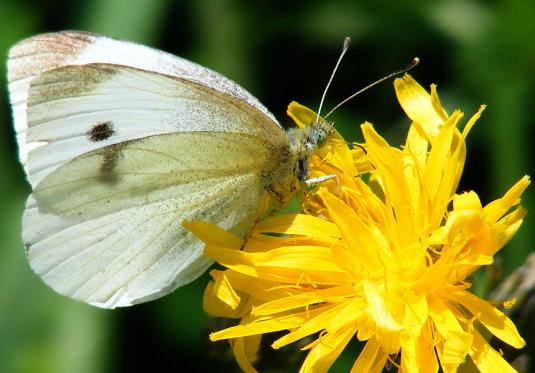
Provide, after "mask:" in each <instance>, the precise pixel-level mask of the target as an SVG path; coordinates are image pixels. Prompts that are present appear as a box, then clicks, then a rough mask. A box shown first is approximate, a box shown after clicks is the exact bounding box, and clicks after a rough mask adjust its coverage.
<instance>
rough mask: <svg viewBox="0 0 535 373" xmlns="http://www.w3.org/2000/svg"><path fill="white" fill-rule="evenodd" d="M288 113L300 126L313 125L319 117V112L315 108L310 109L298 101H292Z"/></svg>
mask: <svg viewBox="0 0 535 373" xmlns="http://www.w3.org/2000/svg"><path fill="white" fill-rule="evenodd" d="M286 113H287V114H288V115H289V116H290V118H292V119H293V121H294V122H295V124H296V125H297V126H298V127H299V128H304V127H306V126H309V125H311V124H312V123H314V122H315V121H316V118H317V114H316V113H315V112H314V111H313V110H310V109H309V108H307V107H306V106H303V105H301V104H299V103H297V102H296V101H292V102H291V103H290V105H288V109H287V110H286Z"/></svg>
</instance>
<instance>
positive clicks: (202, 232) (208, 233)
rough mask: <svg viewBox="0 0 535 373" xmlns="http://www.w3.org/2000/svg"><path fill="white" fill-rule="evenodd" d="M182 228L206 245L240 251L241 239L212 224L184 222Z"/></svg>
mask: <svg viewBox="0 0 535 373" xmlns="http://www.w3.org/2000/svg"><path fill="white" fill-rule="evenodd" d="M182 226H183V227H184V228H186V229H187V230H189V231H190V232H191V233H193V234H194V235H196V236H197V237H198V238H199V239H200V240H201V241H203V242H204V243H205V244H206V245H210V246H215V247H225V248H229V249H235V250H239V249H241V247H242V245H243V240H242V239H241V238H239V237H238V236H235V235H233V234H232V233H229V232H227V231H226V230H224V229H223V228H220V227H218V226H217V225H214V224H210V223H206V222H204V221H193V222H189V221H187V220H184V221H183V222H182Z"/></svg>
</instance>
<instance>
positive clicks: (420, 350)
mask: <svg viewBox="0 0 535 373" xmlns="http://www.w3.org/2000/svg"><path fill="white" fill-rule="evenodd" d="M401 346H402V348H401V369H400V371H402V372H415V373H435V372H437V371H438V362H437V357H436V353H435V349H434V344H433V337H432V335H431V333H430V332H429V333H424V334H423V335H422V337H420V338H407V339H403V340H402V342H401Z"/></svg>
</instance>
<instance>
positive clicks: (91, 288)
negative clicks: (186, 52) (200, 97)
mask: <svg viewBox="0 0 535 373" xmlns="http://www.w3.org/2000/svg"><path fill="white" fill-rule="evenodd" d="M192 144H195V145H196V146H195V147H191V145H192ZM222 144H225V148H224V149H222V148H221V146H222ZM112 153H113V157H116V159H115V161H114V162H115V164H114V165H113V167H111V166H110V167H108V166H104V167H103V165H105V164H106V163H107V162H109V160H110V154H112ZM266 156H267V154H266V153H264V154H263V153H262V147H261V144H260V143H258V142H257V141H256V140H254V138H251V137H250V136H247V135H244V134H239V133H210V132H198V133H187V134H180V133H172V134H165V135H155V136H150V137H147V138H142V139H138V140H133V141H129V142H125V143H122V144H121V145H120V146H119V148H118V147H117V146H114V145H110V146H108V147H104V148H101V149H97V150H94V151H92V152H90V153H87V154H84V155H82V156H79V157H78V158H75V159H74V160H71V161H69V162H67V163H65V164H64V165H62V166H61V167H59V168H57V169H56V170H55V171H54V172H52V173H51V174H49V175H48V176H47V177H45V178H44V179H43V180H42V181H41V183H40V184H39V185H38V187H37V188H36V189H35V190H34V192H33V194H32V196H31V197H30V199H29V200H28V203H27V209H26V212H25V215H24V221H23V239H24V241H25V243H26V245H27V250H28V251H27V254H28V258H29V261H30V265H31V266H32V268H33V269H34V271H35V272H36V273H37V274H38V275H40V276H41V277H42V278H43V280H44V281H45V282H46V283H47V284H48V285H49V286H51V287H52V288H54V289H55V290H56V291H58V292H60V293H62V294H64V295H67V296H69V297H72V298H75V299H78V300H82V301H84V302H88V303H92V304H96V305H99V306H102V307H110V308H112V307H117V306H127V305H130V304H133V303H138V302H140V301H145V300H149V299H153V298H156V297H159V296H161V295H164V294H166V293H168V292H170V291H172V290H173V289H175V288H176V287H177V286H180V285H183V284H185V283H188V282H190V281H191V280H193V279H194V278H196V277H197V276H198V275H200V274H201V273H202V272H204V270H205V269H206V267H207V266H208V265H209V264H210V261H209V260H208V259H206V258H204V257H203V256H202V244H201V243H200V242H199V241H198V240H197V239H196V238H194V237H193V236H192V235H191V233H189V232H188V231H186V230H185V229H184V228H183V227H182V225H181V222H182V221H183V220H184V219H189V220H196V219H199V220H205V221H208V222H211V223H214V224H218V225H220V226H222V227H224V228H226V229H231V230H235V231H247V230H248V229H249V228H250V226H251V224H252V223H253V222H254V220H255V219H256V218H257V217H258V214H259V213H260V209H261V206H262V205H264V204H265V203H266V198H268V197H267V195H266V194H265V193H264V191H263V188H262V185H261V179H260V170H261V168H262V161H263V160H265V159H266Z"/></svg>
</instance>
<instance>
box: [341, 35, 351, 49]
mask: <svg viewBox="0 0 535 373" xmlns="http://www.w3.org/2000/svg"><path fill="white" fill-rule="evenodd" d="M349 44H351V38H350V37H349V36H346V37H345V39H344V47H343V50H344V51H346V50H347V49H348V48H349Z"/></svg>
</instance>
